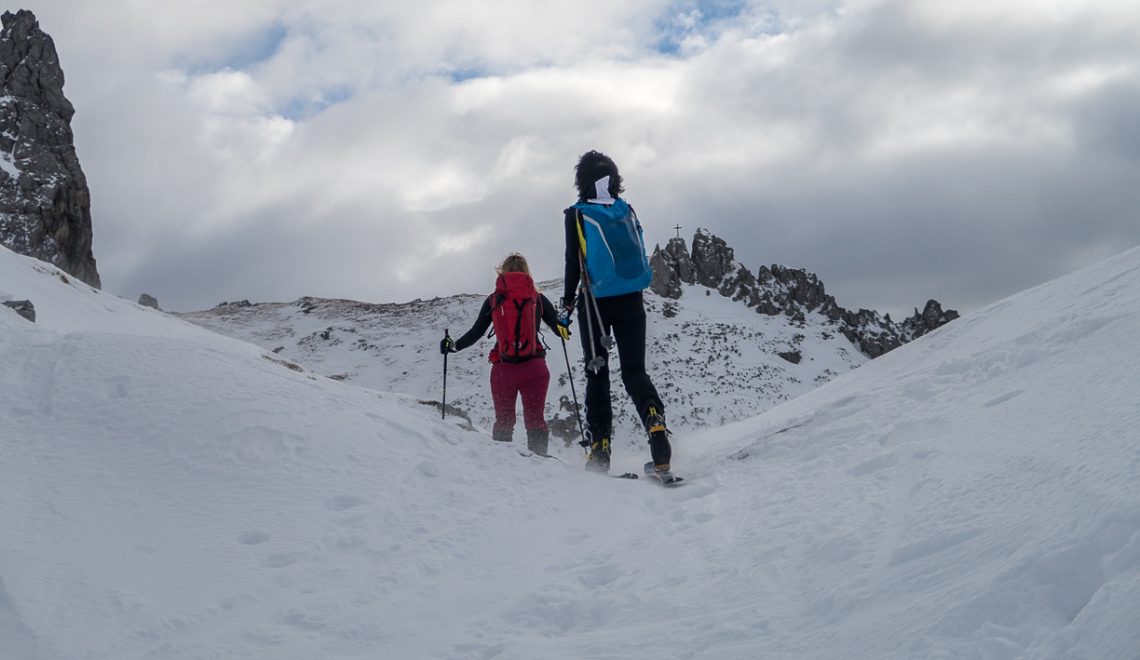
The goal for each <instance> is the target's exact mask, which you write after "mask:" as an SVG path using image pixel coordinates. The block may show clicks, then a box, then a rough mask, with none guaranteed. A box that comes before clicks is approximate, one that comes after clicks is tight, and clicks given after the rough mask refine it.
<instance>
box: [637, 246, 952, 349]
mask: <svg viewBox="0 0 1140 660" xmlns="http://www.w3.org/2000/svg"><path fill="white" fill-rule="evenodd" d="M650 265H651V266H652V267H653V282H652V283H651V284H650V289H651V290H652V291H653V292H655V293H657V294H658V295H660V296H662V297H664V298H671V299H678V298H680V297H681V295H682V292H683V288H682V286H681V285H682V284H701V285H703V286H706V287H709V288H711V289H716V290H717V291H718V292H719V293H720V294H721V295H722V296H725V297H728V298H732V299H733V300H736V301H740V302H743V303H745V304H746V305H747V306H749V307H751V308H753V309H755V310H756V311H757V312H759V313H761V314H768V315H769V316H777V315H780V314H784V315H787V316H788V317H789V318H790V319H792V320H793V321H795V322H800V323H802V322H803V321H804V315H805V314H808V313H813V312H818V313H819V314H822V315H823V316H824V317H826V318H827V319H829V320H830V321H831V322H832V323H834V324H835V325H836V326H837V328H836V329H837V330H838V331H839V332H840V333H842V334H843V335H844V336H845V337H847V339H849V340H850V341H851V342H852V343H853V344H855V345H856V346H858V347H859V350H860V351H862V352H863V353H865V354H866V355H868V356H870V357H878V356H880V355H882V354H884V353H886V352H888V351H891V350H893V349H895V348H898V347H899V346H901V345H903V344H904V343H906V342H909V341H912V340H914V339H916V338H918V337H921V336H922V335H924V334H926V333H928V332H930V331H931V330H934V329H936V328H939V327H941V326H943V325H945V324H947V323H949V322H950V321H952V320H954V319H956V318H958V313H957V312H956V311H954V310H945V311H944V310H943V309H942V306H941V305H940V304H939V303H938V302H937V301H935V300H931V301H928V302H927V303H926V306H925V307H924V308H923V311H922V312H921V313H920V312H919V311H918V310H917V309H916V310H915V312H914V316H912V317H910V318H908V319H906V320H904V321H903V322H902V323H895V322H893V321H892V320H891V317H890V315H889V314H888V315H880V314H879V313H878V312H876V311H874V310H867V309H860V310H859V311H855V312H853V311H850V310H847V309H844V308H843V307H841V306H840V305H839V304H838V303H837V302H836V301H835V297H834V296H831V295H829V294H828V293H827V290H826V288H825V287H824V285H823V282H821V281H820V279H819V277H817V276H816V275H815V274H814V273H809V272H807V271H805V270H802V269H799V268H788V267H785V266H779V265H772V266H761V267H760V268H759V270H758V271H757V272H756V274H755V275H753V274H752V273H751V272H750V271H749V270H748V269H747V268H745V267H744V266H743V265H742V264H740V263H739V262H738V261H736V258H735V255H734V253H733V250H732V248H731V247H729V246H728V245H727V244H726V243H725V241H724V240H722V239H721V238H718V237H716V236H714V235H712V234H711V233H709V232H708V231H707V230H704V229H698V230H697V232H696V234H694V236H693V249H692V253H691V254H690V253H688V252H687V251H686V245H685V240H684V239H683V238H674V239H671V240H670V241H669V243H668V244H667V245H666V246H665V248H664V249H662V248H661V247H660V246H658V247H657V249H655V250H654V252H653V256H652V258H651V259H650Z"/></svg>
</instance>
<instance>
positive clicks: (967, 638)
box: [0, 250, 1140, 660]
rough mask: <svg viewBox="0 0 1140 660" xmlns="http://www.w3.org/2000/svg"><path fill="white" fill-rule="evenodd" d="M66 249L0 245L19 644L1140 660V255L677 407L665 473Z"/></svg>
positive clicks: (193, 653)
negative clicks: (752, 403) (172, 305)
mask: <svg viewBox="0 0 1140 660" xmlns="http://www.w3.org/2000/svg"><path fill="white" fill-rule="evenodd" d="M61 275H62V274H61V273H60V271H58V270H56V269H54V268H52V267H50V266H47V265H45V264H41V263H39V262H36V261H34V260H32V259H28V258H24V257H19V256H16V255H14V254H12V253H11V252H8V251H6V250H0V289H2V291H0V294H3V295H8V296H12V297H15V298H20V299H22V298H30V299H32V300H33V301H34V302H35V304H36V309H37V316H38V318H39V319H40V321H38V322H37V323H35V324H32V323H28V322H26V321H24V320H23V319H22V318H20V317H19V316H18V315H16V314H15V313H13V312H11V310H7V309H6V308H4V307H0V364H3V365H4V367H3V371H2V372H0V374H2V375H0V428H3V429H5V430H6V431H5V432H6V435H4V436H3V441H2V443H0V450H2V451H3V460H0V502H2V503H3V506H0V529H3V530H4V534H3V535H0V649H3V651H4V657H5V658H8V657H11V658H15V659H17V660H26V659H31V660H56V659H63V658H77V657H83V658H100V659H101V658H107V659H111V658H114V659H116V660H120V659H130V658H164V659H173V660H177V659H181V658H218V659H221V658H226V659H229V658H273V659H292V658H296V659H308V658H377V657H382V658H519V659H521V658H566V659H569V658H662V657H688V658H741V659H744V658H768V657H771V658H808V659H821V660H822V659H825V658H827V659H830V658H836V657H851V658H876V659H879V658H885V659H893V658H898V659H902V658H939V659H942V658H970V659H979V660H980V659H985V660H994V659H999V660H1001V659H1014V658H1033V659H1039V658H1047V659H1056V660H1060V659H1062V658H1066V659H1067V658H1095V659H1098V660H1099V659H1104V660H1135V658H1137V657H1140V629H1138V628H1137V626H1136V625H1135V623H1136V621H1135V613H1136V612H1137V611H1140V500H1138V498H1137V493H1140V478H1138V474H1140V447H1138V445H1137V442H1136V432H1135V429H1136V428H1138V427H1140V410H1138V409H1137V406H1136V404H1135V392H1136V376H1135V365H1136V364H1138V363H1140V337H1138V336H1137V333H1136V332H1135V329H1136V328H1137V327H1140V250H1133V251H1130V252H1128V253H1125V254H1122V255H1119V256H1118V257H1115V258H1113V259H1110V260H1108V261H1106V262H1104V263H1102V264H1100V265H1097V266H1095V267H1092V268H1089V269H1086V270H1083V271H1080V272H1078V273H1074V274H1072V275H1070V276H1067V277H1064V278H1061V279H1059V280H1056V281H1054V282H1050V283H1048V284H1046V285H1043V286H1041V287H1038V288H1036V289H1033V290H1030V291H1027V292H1025V293H1023V294H1020V295H1018V296H1014V297H1012V298H1009V299H1007V300H1004V301H1001V302H999V303H996V304H994V305H992V306H990V307H989V308H987V309H985V310H982V311H980V312H978V313H975V314H972V315H969V316H967V317H964V318H962V319H960V320H959V321H957V322H955V323H953V324H951V325H949V326H946V327H944V328H941V329H940V330H937V331H935V332H934V333H932V334H930V335H928V336H926V337H924V338H922V339H921V340H919V341H917V342H915V343H913V344H908V345H906V346H903V347H902V348H900V349H898V350H896V351H893V352H891V353H890V354H888V355H886V356H884V357H882V358H880V359H877V360H874V361H872V362H870V363H868V364H866V365H865V366H863V367H862V368H860V369H857V370H855V371H852V372H850V373H847V374H845V375H843V376H841V377H838V378H836V379H835V380H834V381H832V382H831V383H829V384H827V385H824V386H823V387H820V388H818V389H816V390H813V391H811V392H808V393H806V394H804V395H802V396H800V397H798V398H795V399H793V400H791V401H789V402H787V403H784V404H783V405H780V406H778V407H776V408H774V409H772V410H770V411H768V412H767V413H765V414H763V415H760V416H757V417H754V418H750V419H746V420H742V421H740V422H737V423H735V424H732V425H729V426H726V427H722V428H717V429H712V430H708V431H704V432H697V431H694V432H692V433H689V434H685V435H684V437H683V438H681V439H680V440H679V441H678V443H677V448H676V458H675V460H674V463H675V466H676V468H677V469H678V471H679V472H680V473H682V474H683V475H684V476H686V477H687V478H688V479H689V483H688V485H686V486H685V487H683V488H680V489H677V490H673V491H664V490H661V489H659V488H653V487H651V486H650V485H648V484H645V483H640V482H629V481H622V480H617V479H603V478H599V477H596V476H594V475H589V474H586V473H584V472H583V471H581V469H580V468H579V467H578V466H577V465H576V464H574V463H571V462H570V461H569V459H570V456H564V458H565V459H567V462H566V463H559V462H558V461H551V460H544V459H538V458H528V457H524V456H520V455H519V454H518V453H517V451H516V450H515V448H513V447H510V446H506V445H501V444H497V443H493V442H491V441H490V440H489V439H488V438H487V436H486V435H485V434H482V433H478V432H473V431H465V430H463V429H462V428H461V427H460V426H459V425H457V424H455V423H453V422H454V420H448V421H446V422H443V421H440V420H439V419H438V417H437V415H436V414H435V413H434V412H433V411H432V410H431V409H430V408H427V407H425V406H422V405H419V404H417V403H416V402H415V400H414V399H413V398H411V397H408V396H405V395H403V394H385V393H378V392H376V391H372V390H366V389H361V388H357V387H354V386H352V385H349V384H345V383H340V382H336V381H333V380H330V379H326V378H323V377H319V376H316V375H314V374H312V373H309V372H306V371H299V370H297V367H296V366H294V367H293V368H290V367H289V365H288V364H287V363H283V361H281V362H278V361H275V360H281V358H280V357H279V356H277V355H274V354H272V353H271V352H267V351H265V350H263V349H260V348H257V347H254V346H252V345H249V344H243V343H241V342H238V341H235V340H232V339H228V338H224V337H221V336H218V335H214V334H212V333H209V332H207V331H205V330H203V329H201V328H197V327H195V326H193V325H190V324H188V323H185V322H182V321H179V320H176V319H173V318H171V317H169V316H166V315H163V314H161V313H158V312H155V311H154V310H149V309H145V308H140V307H138V306H136V305H133V304H131V303H127V302H124V301H121V300H118V299H116V298H114V297H112V296H109V295H107V294H104V293H100V292H97V291H94V290H92V289H90V288H89V287H86V285H81V284H76V283H75V282H74V280H71V281H68V282H65V281H64V280H65V279H66V278H65V277H63V276H61ZM710 300H711V299H710ZM267 358H273V359H267ZM644 458H645V457H644V456H641V455H637V454H636V453H635V452H633V451H632V450H629V451H623V452H619V453H618V454H617V455H616V456H615V461H616V464H615V469H617V470H625V469H635V467H636V466H637V465H638V464H639V463H640V461H641V460H644ZM647 557H649V558H648V559H647Z"/></svg>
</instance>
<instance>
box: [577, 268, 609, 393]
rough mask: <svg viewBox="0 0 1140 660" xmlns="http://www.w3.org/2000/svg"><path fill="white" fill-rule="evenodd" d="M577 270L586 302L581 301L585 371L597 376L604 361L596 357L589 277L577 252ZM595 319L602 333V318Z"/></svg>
mask: <svg viewBox="0 0 1140 660" xmlns="http://www.w3.org/2000/svg"><path fill="white" fill-rule="evenodd" d="M578 269H579V270H580V271H581V272H582V287H581V288H582V295H583V296H585V297H586V300H583V301H582V308H583V309H584V310H585V311H586V332H587V333H588V334H589V337H590V361H589V362H587V363H586V371H592V372H594V373H595V374H597V373H598V372H599V371H601V370H602V367H603V366H604V365H605V363H606V359H605V358H604V357H602V356H600V355H598V345H597V343H595V342H594V322H593V321H592V320H591V319H590V301H589V298H591V297H592V296H591V295H590V287H589V285H588V282H589V279H588V278H589V275H587V274H586V261H585V259H583V258H582V252H581V251H579V252H578ZM594 309H595V312H596V310H597V307H596V306H595V307H594ZM597 319H598V332H599V333H600V332H601V331H602V318H601V316H600V315H598V317H597Z"/></svg>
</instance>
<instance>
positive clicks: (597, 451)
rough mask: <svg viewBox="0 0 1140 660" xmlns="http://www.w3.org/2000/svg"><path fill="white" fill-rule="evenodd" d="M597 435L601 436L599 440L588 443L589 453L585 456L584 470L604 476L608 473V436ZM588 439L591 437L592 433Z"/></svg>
mask: <svg viewBox="0 0 1140 660" xmlns="http://www.w3.org/2000/svg"><path fill="white" fill-rule="evenodd" d="M587 433H589V432H588V431H587ZM599 435H601V436H602V437H601V439H600V440H591V442H590V445H589V446H590V452H589V453H588V454H587V455H586V470H588V471H590V472H600V473H602V474H605V473H607V472H609V471H610V438H609V435H608V434H607V435H602V434H599ZM590 437H591V438H592V437H593V434H592V433H591V434H590Z"/></svg>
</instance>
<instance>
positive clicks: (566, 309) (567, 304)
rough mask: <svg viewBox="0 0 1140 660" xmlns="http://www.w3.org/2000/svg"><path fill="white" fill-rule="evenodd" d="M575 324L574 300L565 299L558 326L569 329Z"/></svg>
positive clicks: (559, 313)
mask: <svg viewBox="0 0 1140 660" xmlns="http://www.w3.org/2000/svg"><path fill="white" fill-rule="evenodd" d="M573 322H574V299H573V298H563V299H562V306H561V307H560V308H559V310H558V325H561V326H564V327H567V328H569V327H570V324H571V323H573Z"/></svg>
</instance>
